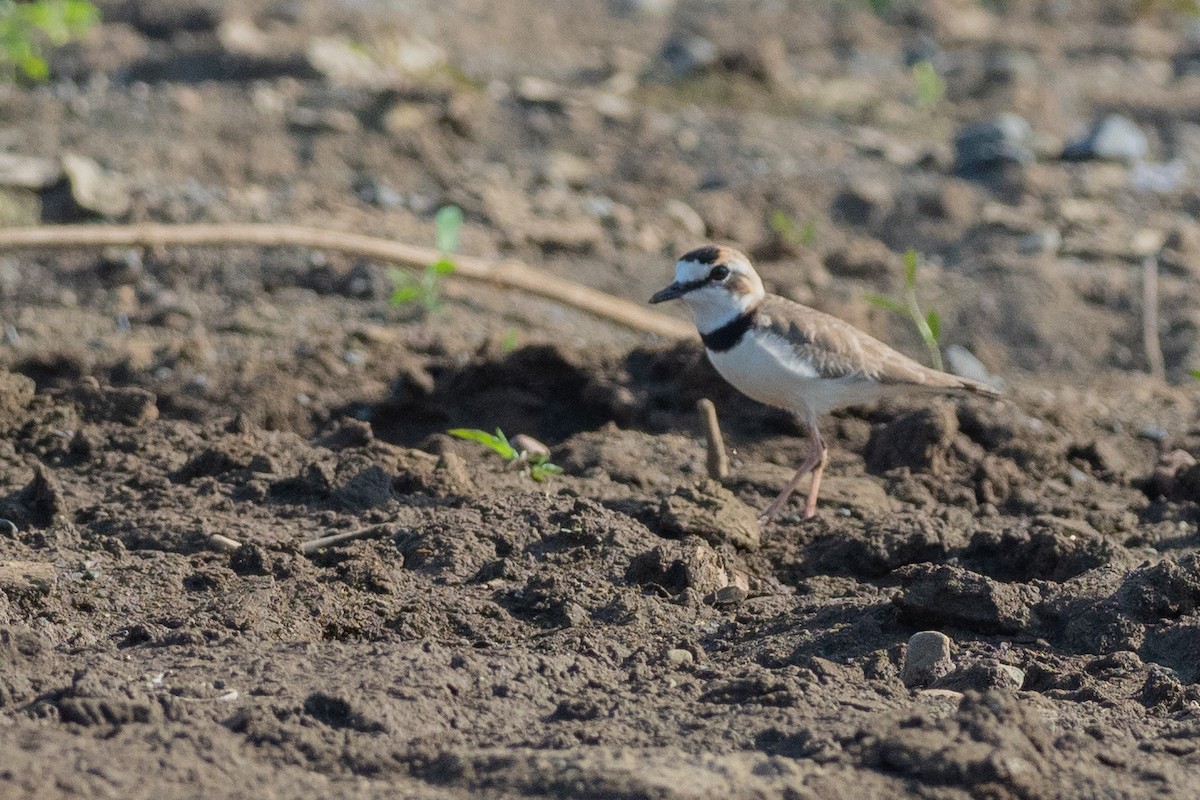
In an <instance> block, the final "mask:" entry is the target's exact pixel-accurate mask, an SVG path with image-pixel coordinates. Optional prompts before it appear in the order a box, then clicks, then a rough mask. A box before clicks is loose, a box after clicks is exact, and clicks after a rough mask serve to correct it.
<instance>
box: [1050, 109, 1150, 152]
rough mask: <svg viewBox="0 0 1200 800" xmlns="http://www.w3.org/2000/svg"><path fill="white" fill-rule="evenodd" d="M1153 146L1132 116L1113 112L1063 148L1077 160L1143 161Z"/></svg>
mask: <svg viewBox="0 0 1200 800" xmlns="http://www.w3.org/2000/svg"><path fill="white" fill-rule="evenodd" d="M1149 150H1150V143H1149V141H1148V140H1147V139H1146V134H1144V133H1142V129H1141V128H1139V127H1138V126H1137V125H1135V124H1134V123H1133V122H1132V121H1131V120H1130V119H1129V118H1128V117H1123V116H1121V115H1120V114H1109V115H1108V116H1107V117H1105V118H1104V119H1102V120H1100V121H1099V122H1097V123H1096V124H1095V125H1093V126H1092V129H1091V130H1089V131H1088V132H1087V133H1086V134H1084V135H1083V136H1082V137H1080V138H1079V139H1076V140H1075V141H1073V142H1071V143H1070V144H1068V145H1067V146H1066V147H1065V148H1063V158H1065V159H1070V160H1074V161H1088V160H1101V161H1141V160H1142V159H1144V158H1145V157H1146V153H1147V152H1148V151H1149Z"/></svg>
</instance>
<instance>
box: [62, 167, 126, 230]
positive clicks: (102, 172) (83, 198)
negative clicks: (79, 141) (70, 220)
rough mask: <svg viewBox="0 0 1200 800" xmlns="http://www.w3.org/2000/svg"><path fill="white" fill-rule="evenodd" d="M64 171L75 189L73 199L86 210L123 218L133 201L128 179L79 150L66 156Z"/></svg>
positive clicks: (72, 193) (70, 184)
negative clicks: (79, 153) (79, 152)
mask: <svg viewBox="0 0 1200 800" xmlns="http://www.w3.org/2000/svg"><path fill="white" fill-rule="evenodd" d="M62 167H63V172H65V173H66V175H67V183H68V184H69V186H70V189H71V199H73V200H74V201H75V204H76V205H78V206H79V208H80V209H82V210H83V211H86V212H89V213H92V214H96V215H98V216H101V217H109V218H112V217H121V216H124V215H125V214H126V213H127V212H128V211H129V207H130V205H131V203H132V200H131V198H130V194H129V186H128V184H127V183H126V181H125V179H124V178H123V177H122V176H120V175H118V174H116V173H114V172H110V171H108V170H106V169H104V168H103V167H101V166H100V165H99V164H97V163H96V162H95V161H93V160H92V159H90V158H86V157H84V156H81V155H76V154H75V153H65V154H64V155H63V157H62Z"/></svg>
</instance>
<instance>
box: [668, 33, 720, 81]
mask: <svg viewBox="0 0 1200 800" xmlns="http://www.w3.org/2000/svg"><path fill="white" fill-rule="evenodd" d="M661 58H662V60H663V62H664V63H665V64H666V66H667V68H668V69H669V70H670V71H671V73H672V74H673V75H674V77H676V78H687V77H690V76H691V75H693V74H694V73H698V72H701V71H703V70H705V69H707V68H708V67H710V66H712V65H713V64H714V63H716V60H717V48H716V45H714V44H713V43H712V42H710V41H709V40H708V39H705V38H704V37H703V36H697V35H695V34H689V33H682V32H677V33H674V34H672V35H671V37H670V38H668V39H667V42H666V44H665V45H663V49H662V55H661Z"/></svg>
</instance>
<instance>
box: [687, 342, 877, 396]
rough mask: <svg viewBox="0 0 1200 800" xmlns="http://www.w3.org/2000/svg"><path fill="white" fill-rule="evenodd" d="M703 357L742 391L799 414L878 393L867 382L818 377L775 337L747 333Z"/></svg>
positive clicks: (875, 385)
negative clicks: (730, 346) (706, 357)
mask: <svg viewBox="0 0 1200 800" xmlns="http://www.w3.org/2000/svg"><path fill="white" fill-rule="evenodd" d="M708 360H709V361H711V362H712V365H713V366H714V367H716V368H717V372H719V373H721V377H723V378H724V379H725V380H727V381H729V382H730V383H731V384H733V386H734V387H735V388H736V389H737V390H738V391H740V392H741V393H742V394H744V395H746V396H748V397H750V398H752V399H754V400H757V401H758V402H760V403H765V404H766V405H769V406H775V407H776V408H783V409H786V410H788V411H791V412H793V413H796V414H799V415H800V416H802V417H816V416H818V415H821V414H825V413H827V412H829V411H831V410H833V409H835V408H839V407H842V406H847V405H857V404H860V403H867V402H870V401H872V400H874V399H877V398H878V397H879V387H878V385H877V384H875V383H874V382H873V381H867V380H864V379H861V378H822V377H820V376H819V374H818V373H817V370H816V368H815V367H814V366H813V365H812V364H810V363H809V362H807V361H805V360H804V359H802V358H801V357H799V356H798V355H797V354H796V352H795V351H794V350H793V349H792V347H791V345H790V344H788V343H787V342H786V341H784V340H783V339H782V338H780V337H777V336H769V335H768V336H762V335H754V334H753V333H752V332H747V334H746V335H745V336H743V337H742V339H741V341H739V342H738V343H737V345H735V346H734V347H732V348H731V349H729V350H726V351H724V352H720V353H718V352H714V351H712V350H709V351H708Z"/></svg>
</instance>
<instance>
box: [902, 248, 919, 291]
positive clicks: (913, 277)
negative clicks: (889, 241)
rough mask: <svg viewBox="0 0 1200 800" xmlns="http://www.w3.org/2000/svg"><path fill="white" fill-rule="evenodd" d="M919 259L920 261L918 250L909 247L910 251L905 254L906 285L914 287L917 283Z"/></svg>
mask: <svg viewBox="0 0 1200 800" xmlns="http://www.w3.org/2000/svg"><path fill="white" fill-rule="evenodd" d="M917 261H918V258H917V251H916V250H913V249H912V248H911V247H910V248H909V249H908V251H907V252H905V254H904V285H905V286H909V287H912V286H916V285H917Z"/></svg>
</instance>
